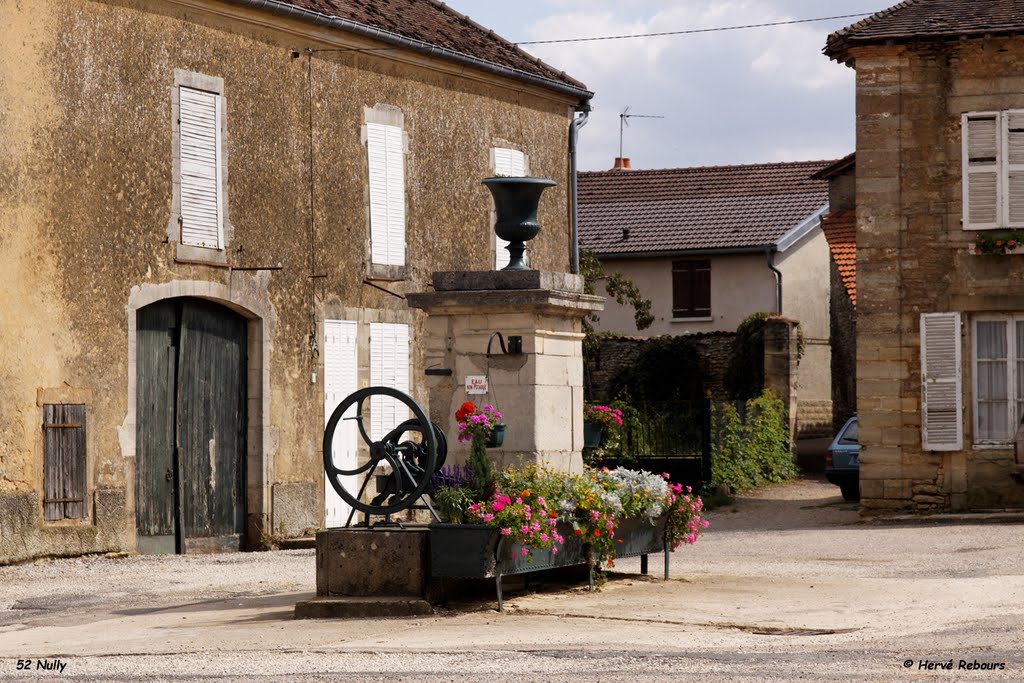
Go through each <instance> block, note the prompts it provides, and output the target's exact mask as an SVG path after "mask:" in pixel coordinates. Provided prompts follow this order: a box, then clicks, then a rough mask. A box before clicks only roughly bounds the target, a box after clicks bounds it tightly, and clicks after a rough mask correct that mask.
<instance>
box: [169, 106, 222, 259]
mask: <svg viewBox="0 0 1024 683" xmlns="http://www.w3.org/2000/svg"><path fill="white" fill-rule="evenodd" d="M220 100H221V97H220V95H215V94H213V93H208V92H203V91H201V90H192V89H191V88H178V103H179V117H178V123H179V125H178V133H179V135H178V138H179V163H180V167H181V197H180V199H181V202H180V204H181V243H182V244H186V245H191V246H197V247H209V248H212V249H220V248H221V246H222V245H223V229H222V226H223V215H224V211H223V198H222V197H221V191H220V187H221V156H222V147H223V140H222V136H221V101H220Z"/></svg>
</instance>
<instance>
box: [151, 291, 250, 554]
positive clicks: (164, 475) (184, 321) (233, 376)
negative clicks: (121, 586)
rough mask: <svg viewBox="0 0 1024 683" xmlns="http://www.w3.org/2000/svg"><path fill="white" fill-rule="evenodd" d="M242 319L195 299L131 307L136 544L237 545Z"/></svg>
mask: <svg viewBox="0 0 1024 683" xmlns="http://www.w3.org/2000/svg"><path fill="white" fill-rule="evenodd" d="M247 365H248V321H247V320H246V318H245V317H243V316H241V315H239V314H238V313H236V312H234V311H232V310H231V309H229V308H227V307H225V306H221V305H219V304H216V303H214V302H211V301H207V300H203V299H198V298H189V297H182V298H175V299H165V300H161V301H157V302H155V303H152V304H150V305H148V306H145V307H143V308H140V309H138V311H137V312H136V459H137V460H136V501H135V502H136V506H135V508H136V510H135V511H136V515H135V518H136V530H137V533H138V550H139V552H141V553H186V552H213V551H222V550H238V549H240V548H241V547H243V546H244V535H245V527H246V453H247V445H246V438H247V433H248V431H249V430H248V415H247V399H248V397H247V375H248V367H247Z"/></svg>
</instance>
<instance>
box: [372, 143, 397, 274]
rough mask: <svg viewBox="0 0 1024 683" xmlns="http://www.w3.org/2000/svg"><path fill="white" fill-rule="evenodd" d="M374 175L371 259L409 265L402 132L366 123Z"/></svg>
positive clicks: (381, 262)
mask: <svg viewBox="0 0 1024 683" xmlns="http://www.w3.org/2000/svg"><path fill="white" fill-rule="evenodd" d="M366 149H367V158H368V164H369V173H370V260H371V261H372V262H373V263H380V264H385V265H398V266H401V265H405V148H404V144H403V139H402V129H401V128H399V127H398V126H386V125H383V124H379V123H368V124H366Z"/></svg>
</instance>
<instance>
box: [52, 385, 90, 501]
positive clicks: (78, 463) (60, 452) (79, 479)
mask: <svg viewBox="0 0 1024 683" xmlns="http://www.w3.org/2000/svg"><path fill="white" fill-rule="evenodd" d="M81 517H85V406H84V405H73V404H46V405H45V406H43V518H44V519H45V520H47V521H54V520H58V519H77V518H81Z"/></svg>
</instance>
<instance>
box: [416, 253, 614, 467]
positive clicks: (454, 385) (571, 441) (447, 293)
mask: <svg viewBox="0 0 1024 683" xmlns="http://www.w3.org/2000/svg"><path fill="white" fill-rule="evenodd" d="M433 283H434V289H435V291H434V292H428V293H421V294H410V295H409V296H408V299H409V305H410V306H412V307H414V308H420V309H423V310H424V311H425V312H426V313H427V315H428V316H429V317H428V318H427V321H426V325H425V331H426V339H425V346H426V348H425V349H424V356H425V357H424V367H425V368H426V372H427V375H428V377H427V382H428V387H429V391H430V413H431V419H432V420H434V421H435V422H437V423H438V424H439V425H442V426H444V427H446V430H447V433H446V436H447V437H448V443H449V456H448V462H450V463H452V462H464V461H465V460H466V458H467V456H468V452H469V449H468V447H463V448H460V447H459V443H458V440H457V437H458V428H457V425H456V423H455V418H454V414H455V411H456V410H458V408H459V406H460V405H461V404H462V403H463V402H464V401H473V402H474V403H476V404H477V405H478V406H479V405H486V404H492V405H494V406H496V407H497V408H498V410H500V411H501V412H502V413H503V414H504V421H505V423H506V424H507V425H508V428H507V431H506V432H505V441H504V444H503V445H502V447H501V448H498V449H491V450H490V451H489V452H490V453H491V455H492V458H493V460H494V462H495V465H496V466H497V467H504V466H506V465H522V464H538V465H546V466H549V467H553V468H556V469H564V470H569V471H582V469H583V458H582V448H583V347H582V342H583V332H582V321H583V318H584V316H586V315H587V314H589V313H591V312H594V311H600V310H602V309H603V308H604V298H603V297H598V296H589V295H586V294H583V279H582V278H581V277H580V276H578V275H569V274H566V273H551V272H546V271H537V270H526V271H485V272H447V273H434V278H433ZM496 332H500V333H501V335H502V337H503V338H504V339H505V341H506V343H507V342H508V340H509V338H510V337H516V336H517V337H521V338H522V352H521V353H509V354H505V353H502V351H501V348H500V345H499V343H498V338H497V335H495V333H496ZM488 345H489V346H490V354H488ZM470 376H476V377H480V376H484V377H487V383H488V392H487V393H486V394H482V395H477V394H472V395H471V394H468V393H467V392H466V388H465V387H466V378H467V377H470Z"/></svg>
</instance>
